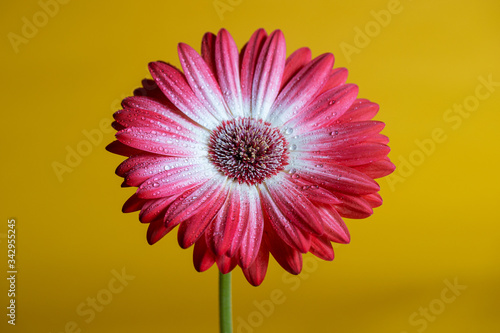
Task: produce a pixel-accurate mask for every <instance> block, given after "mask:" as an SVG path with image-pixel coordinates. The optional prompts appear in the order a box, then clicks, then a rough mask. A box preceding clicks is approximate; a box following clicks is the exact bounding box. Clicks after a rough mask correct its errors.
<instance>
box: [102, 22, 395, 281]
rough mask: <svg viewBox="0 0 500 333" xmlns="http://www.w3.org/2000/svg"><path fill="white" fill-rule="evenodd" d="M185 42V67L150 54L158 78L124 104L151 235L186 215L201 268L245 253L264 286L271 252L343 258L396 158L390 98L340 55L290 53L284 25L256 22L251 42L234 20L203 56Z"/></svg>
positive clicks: (131, 158)
mask: <svg viewBox="0 0 500 333" xmlns="http://www.w3.org/2000/svg"><path fill="white" fill-rule="evenodd" d="M178 52H179V58H180V62H181V65H182V71H181V70H179V69H177V68H175V67H174V66H172V65H170V64H167V63H164V62H159V61H158V62H152V63H150V64H149V70H150V72H151V75H152V76H153V80H144V81H143V87H142V88H139V89H137V90H136V91H135V92H134V96H133V97H128V98H126V99H125V100H123V102H122V106H123V109H122V110H119V111H117V112H116V113H115V114H114V118H115V122H114V123H113V126H114V128H115V129H116V130H117V131H118V132H117V134H116V138H117V141H114V142H113V143H111V144H110V145H109V146H108V147H107V149H108V150H109V151H111V152H113V153H116V154H120V155H124V156H127V157H128V159H127V160H125V161H124V162H123V163H121V164H120V166H119V167H118V168H117V171H116V173H117V174H118V175H119V176H121V177H123V178H124V182H123V186H135V187H137V191H136V193H135V194H134V195H132V197H130V199H129V200H128V201H127V202H126V203H125V205H124V207H123V211H124V212H133V211H137V210H140V214H139V219H140V220H141V222H143V223H149V227H148V232H147V239H148V242H149V243H150V244H153V243H155V242H157V241H158V240H159V239H161V238H162V237H163V236H165V235H166V234H167V233H168V232H170V231H171V230H172V229H174V228H175V227H176V226H179V227H178V233H177V234H178V241H179V244H180V246H181V247H183V248H188V247H190V246H192V245H194V251H193V253H194V265H195V268H196V269H197V270H198V271H205V270H207V269H208V268H210V267H211V266H212V265H213V264H214V263H216V264H217V266H218V268H219V270H220V271H221V272H222V273H227V272H230V271H231V270H232V269H233V268H234V267H235V266H237V265H239V266H240V267H241V268H242V270H243V273H244V274H245V277H246V278H247V280H248V281H249V282H250V283H251V284H253V285H259V284H260V283H261V282H262V280H263V279H264V276H265V274H266V270H267V266H268V260H269V253H271V254H272V256H273V257H274V258H275V259H276V260H277V261H278V263H279V264H280V265H281V266H282V267H283V268H284V269H285V270H287V271H288V272H290V273H292V274H298V273H299V272H300V271H301V269H302V253H306V252H311V253H312V254H314V255H316V256H317V257H319V258H321V259H324V260H333V257H334V253H333V248H332V245H331V242H336V243H348V242H349V241H350V235H349V232H348V230H347V228H346V225H345V224H344V221H343V220H342V218H343V217H346V218H356V219H358V218H365V217H368V216H370V215H371V214H372V212H373V210H372V209H373V208H374V207H378V206H380V205H381V204H382V199H381V197H380V195H379V194H378V193H377V192H378V191H379V189H380V188H379V185H378V184H377V183H376V182H375V181H374V179H375V178H379V177H383V176H385V175H388V174H390V173H391V172H392V171H393V170H394V165H393V164H392V163H391V162H390V160H389V158H388V157H387V154H388V153H389V147H388V146H387V143H388V138H387V137H386V136H384V135H382V134H380V131H381V130H382V129H383V128H384V124H383V123H382V122H379V121H373V120H371V119H372V118H373V117H374V116H375V114H376V113H377V111H378V109H379V107H378V105H377V104H375V103H373V102H370V101H369V100H367V99H357V94H358V87H357V86H356V85H354V84H347V83H345V82H346V79H347V70H346V69H345V68H335V69H333V63H334V57H333V55H332V54H323V55H320V56H318V57H316V58H314V59H311V51H310V50H309V49H308V48H301V49H298V50H296V51H295V52H293V53H292V54H291V55H290V56H289V57H288V58H287V57H286V50H285V39H284V37H283V33H282V32H281V31H279V30H276V31H274V32H273V33H272V34H270V35H269V36H268V35H267V34H266V32H265V31H264V30H262V29H260V30H257V31H256V32H255V33H254V34H253V35H252V37H251V38H250V41H249V42H248V43H247V44H246V45H245V46H244V47H243V49H242V50H241V52H239V51H238V49H237V47H236V44H235V42H234V40H233V39H232V37H231V35H230V34H229V33H228V32H227V31H226V30H224V29H222V30H220V31H219V33H218V35H217V36H215V35H214V34H211V33H207V34H205V36H204V37H203V40H202V46H201V55H200V54H198V53H197V52H196V51H195V50H194V49H193V48H191V47H190V46H188V45H186V44H182V43H181V44H179V47H178Z"/></svg>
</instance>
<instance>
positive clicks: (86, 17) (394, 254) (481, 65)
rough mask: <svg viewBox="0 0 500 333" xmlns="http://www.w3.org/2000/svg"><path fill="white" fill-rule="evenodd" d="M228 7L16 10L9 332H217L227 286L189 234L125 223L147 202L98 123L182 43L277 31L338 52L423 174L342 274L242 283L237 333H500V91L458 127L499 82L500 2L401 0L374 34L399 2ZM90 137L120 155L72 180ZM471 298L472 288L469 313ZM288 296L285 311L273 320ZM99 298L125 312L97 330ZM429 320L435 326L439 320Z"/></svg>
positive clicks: (345, 255) (138, 4)
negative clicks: (158, 234) (383, 15)
mask: <svg viewBox="0 0 500 333" xmlns="http://www.w3.org/2000/svg"><path fill="white" fill-rule="evenodd" d="M42 2H43V1H42ZM221 3H222V4H225V6H226V7H224V8H225V11H224V12H223V13H222V14H221V15H220V16H219V15H218V13H217V11H216V9H215V7H214V1H213V0H205V1H175V2H172V1H143V2H142V1H120V2H106V3H102V2H101V1H80V0H72V1H69V2H68V3H66V4H60V5H59V8H58V12H57V13H55V14H54V15H53V17H49V16H47V17H48V20H47V22H43V14H40V12H41V11H43V9H42V7H41V5H40V3H39V2H37V1H35V0H28V1H10V2H4V3H3V4H2V5H1V7H2V8H1V10H0V22H1V23H0V27H1V29H0V35H1V42H0V47H1V58H2V61H1V62H0V73H1V80H0V91H1V94H2V106H1V115H2V130H1V134H0V135H1V140H0V148H1V156H2V157H1V166H0V175H1V185H2V190H1V193H0V202H1V203H0V209H1V214H0V217H1V221H2V225H0V237H1V238H0V241H1V246H0V248H1V251H2V252H3V253H5V254H2V255H1V256H0V257H1V258H4V259H2V261H3V262H2V264H1V265H0V266H1V267H2V268H1V271H2V274H4V272H5V271H6V270H7V269H6V267H7V263H6V261H7V257H6V252H7V251H6V239H5V234H6V232H7V219H8V218H10V217H14V218H16V219H17V244H16V245H17V263H18V270H19V273H18V279H17V298H16V300H17V305H18V306H17V325H16V326H15V327H12V326H11V325H7V323H6V321H7V318H6V316H5V312H6V310H5V309H6V306H7V304H8V303H7V302H8V298H7V289H8V285H7V283H6V280H5V279H2V282H1V283H0V286H1V289H0V294H1V295H2V296H1V297H0V299H1V304H2V305H1V307H0V308H2V309H3V310H2V311H1V317H0V318H2V320H1V321H2V323H1V324H0V325H1V326H0V327H1V331H2V332H47V333H48V332H52V333H56V332H65V331H66V332H71V331H75V332H78V330H81V332H115V331H116V332H217V322H218V319H217V299H216V297H217V288H216V285H217V271H216V269H215V268H212V269H210V270H209V271H208V272H206V273H203V274H199V273H197V272H196V271H195V270H194V268H193V266H192V259H191V257H192V250H191V249H189V250H181V249H180V248H179V247H178V245H177V240H176V236H175V233H174V234H171V235H168V236H167V237H165V238H164V239H163V240H162V241H160V242H159V243H157V244H156V245H154V246H152V247H151V246H149V245H148V244H147V242H146V237H145V234H146V228H147V227H146V226H145V225H141V224H140V223H139V221H138V219H137V214H128V215H125V214H122V213H121V211H120V209H121V206H122V203H123V202H124V201H125V200H126V198H128V197H129V196H130V194H131V193H132V191H133V190H132V189H121V188H120V186H119V185H120V182H121V180H120V178H118V177H117V176H115V175H114V170H115V167H116V166H117V165H118V163H119V162H121V161H122V160H123V159H122V158H121V157H118V156H114V155H112V154H110V153H107V152H106V151H105V150H104V147H105V146H106V144H107V143H108V142H110V141H111V140H112V139H113V133H111V131H108V129H109V127H104V129H105V130H106V133H104V132H102V131H101V130H100V123H101V121H104V122H106V120H109V119H111V116H112V113H113V112H114V111H115V110H116V109H117V108H118V101H119V100H121V99H122V98H123V97H125V96H128V95H130V94H131V93H132V91H133V89H134V88H135V87H137V86H138V85H139V84H140V81H141V79H142V78H144V77H149V74H148V72H147V63H148V62H149V61H153V60H160V59H161V60H165V61H169V62H172V63H174V64H178V63H179V62H178V59H177V54H176V44H177V43H178V42H185V43H188V44H190V45H192V46H193V47H195V48H196V49H198V50H199V45H200V41H201V37H202V35H203V33H205V32H206V31H212V32H217V31H218V30H219V29H220V28H221V27H225V28H227V29H228V30H229V31H230V32H231V34H232V35H233V36H234V38H235V40H236V42H237V44H238V45H239V46H240V47H241V46H243V44H244V42H245V41H247V40H248V38H249V37H250V35H251V33H252V32H253V31H254V30H255V29H257V28H259V27H264V28H265V29H266V30H267V31H268V32H271V31H272V30H274V29H277V28H279V29H282V30H283V32H284V33H285V37H286V39H287V50H288V54H290V53H291V51H293V50H295V49H297V48H299V47H302V46H308V47H310V48H311V50H312V52H313V55H319V54H321V53H324V52H333V53H334V54H335V56H336V67H338V66H342V67H347V68H348V69H349V73H350V75H349V79H348V82H352V83H356V84H358V85H359V87H360V95H359V96H360V97H364V98H369V99H371V100H373V101H376V102H378V103H379V104H380V105H381V111H380V113H379V115H378V116H377V119H380V120H382V121H384V122H385V123H386V129H385V130H384V134H386V135H388V136H389V137H390V138H391V143H390V146H391V148H392V151H391V154H390V157H391V158H392V159H393V161H394V162H395V163H396V165H397V166H401V162H400V161H402V160H406V161H409V160H410V158H411V159H412V161H413V162H414V163H413V165H412V168H413V169H411V168H410V169H408V168H407V169H405V170H406V172H404V171H402V170H403V169H404V168H403V169H401V170H398V171H397V172H396V175H398V176H399V177H400V178H390V179H391V181H392V183H389V182H388V181H387V180H381V181H380V184H381V187H382V196H383V198H384V201H385V203H384V205H383V206H382V207H380V208H378V209H376V210H375V214H374V215H373V216H372V217H370V218H369V219H367V220H351V221H348V222H347V223H348V227H349V229H350V231H351V235H352V242H351V244H349V245H342V246H339V247H338V248H337V249H336V255H337V257H336V259H335V260H334V261H333V262H319V261H315V260H313V259H312V258H310V257H309V256H306V258H308V259H306V262H307V266H306V268H305V270H306V273H307V274H304V275H301V276H299V278H298V279H297V278H291V276H290V275H288V274H284V273H283V270H282V269H281V268H279V267H278V265H277V263H276V262H275V261H274V260H273V261H272V263H271V264H270V268H269V271H268V274H267V277H266V279H265V281H264V283H263V284H262V285H261V286H260V287H258V288H254V287H251V286H250V285H249V284H248V283H247V282H246V281H245V280H244V278H243V276H242V274H241V271H240V270H239V269H238V270H236V271H235V273H234V274H233V277H234V278H233V291H234V317H235V332H256V333H264V332H370V333H373V332H384V333H387V332H394V333H403V332H407V333H413V332H424V331H425V332H429V333H432V332H500V323H499V317H498V310H499V305H500V304H499V299H500V287H499V282H500V281H499V277H500V265H499V264H500V260H499V258H500V256H499V253H500V224H499V222H500V221H499V220H500V219H499V214H498V204H499V202H498V201H499V195H498V186H499V185H500V182H499V177H498V165H499V158H498V151H499V148H498V144H499V143H500V130H499V123H500V116H499V114H500V113H499V107H500V87H499V86H498V85H497V86H494V87H493V88H491V87H490V88H491V89H492V90H493V91H491V92H490V94H489V96H488V97H485V98H483V99H482V100H479V104H478V105H476V106H475V107H471V106H470V105H469V109H470V108H472V109H473V110H472V111H471V112H470V114H468V116H467V117H465V116H460V119H461V120H462V122H461V123H460V124H459V125H458V123H455V122H449V121H448V122H447V121H446V120H445V118H444V117H446V115H447V114H448V113H447V112H448V111H447V110H449V109H450V108H453V105H454V104H458V105H463V103H464V101H467V102H468V103H473V102H474V96H475V94H476V88H477V87H478V86H480V81H479V77H483V78H485V79H487V78H488V76H491V79H492V81H494V82H500V65H499V58H500V57H499V55H500V52H499V51H500V43H499V36H500V20H499V14H500V3H499V2H498V1H494V0H491V1H458V2H457V1H431V0H413V1H410V0H401V2H400V4H399V7H397V8H398V10H399V12H398V13H397V14H391V17H390V22H388V23H387V24H385V22H384V25H385V26H381V25H380V24H379V23H374V22H377V21H376V20H375V16H376V13H379V12H380V11H381V10H387V9H388V6H389V7H390V6H392V5H391V1H389V0H381V1H363V2H352V1H331V2H330V1H319V0H308V1H264V0H256V1H251V0H220V1H218V2H217V4H218V5H219V6H223V5H221ZM51 10H52V11H55V8H54V7H52V9H51ZM372 11H374V12H372ZM374 13H375V14H374ZM374 15H375V16H374ZM34 16H35V17H36V19H38V20H39V21H37V22H38V23H39V24H40V27H39V28H38V31H37V32H36V34H35V33H33V31H31V33H32V34H33V35H34V36H31V37H30V38H26V40H25V43H22V44H19V45H17V46H13V44H12V43H11V41H10V40H9V36H11V37H12V36H13V35H12V34H16V35H17V36H23V31H22V29H23V25H24V24H25V21H23V17H24V18H25V20H28V21H29V22H33V17H34ZM40 20H41V21H40ZM42 23H45V24H42ZM377 26H378V27H379V29H378V30H377ZM366 28H369V29H373V30H370V31H369V32H370V34H371V35H372V37H370V36H368V37H369V41H367V40H365V41H364V43H363V42H362V41H360V39H359V38H360V37H356V36H357V35H358V34H359V31H365V29H366ZM25 33H26V31H25ZM9 34H10V35H9ZM346 45H350V46H351V47H355V48H356V50H357V51H356V52H354V53H352V54H350V53H346V51H345V50H346V49H345V48H346ZM16 48H17V50H18V52H17V53H16V52H15V49H16ZM350 50H351V52H353V51H352V48H351V49H350ZM477 89H479V91H480V92H481V93H482V94H483V95H484V94H486V92H488V90H486V88H485V87H484V86H483V87H482V88H477ZM483 95H481V96H483ZM483 97H484V96H483ZM455 116H456V114H455ZM456 121H458V120H456ZM452 125H455V128H453V127H452ZM436 128H438V129H441V130H442V133H444V135H445V137H446V140H444V142H440V143H435V147H434V149H433V150H432V149H431V148H432V147H430V146H427V149H430V151H428V153H429V154H427V155H423V152H422V148H419V146H418V145H417V143H416V140H420V142H427V143H428V142H429V141H428V140H429V139H431V138H432V133H433V131H434V130H435V129H436ZM84 130H85V131H92V130H96V131H101V133H102V134H103V139H102V140H101V142H98V143H96V144H95V145H92V146H91V147H92V152H91V153H89V154H88V156H84V157H82V160H81V161H80V162H79V163H77V164H78V165H77V166H75V167H72V168H71V169H72V172H71V173H69V172H68V173H64V174H63V175H62V176H61V177H62V181H59V179H58V177H57V176H56V173H55V172H54V169H53V163H54V162H59V163H62V164H65V158H66V155H67V150H66V149H67V147H70V148H71V149H76V147H77V146H78V145H79V144H80V145H82V142H84V141H85V140H87V139H86V137H85V135H84V134H83V132H82V131H84ZM438 131H439V130H438ZM426 140H427V141H426ZM422 156H423V157H424V158H423V159H422ZM419 157H420V160H419V159H418V158H419ZM415 161H416V162H415ZM415 163H416V164H418V165H416V164H415ZM401 172H403V173H401ZM396 181H399V182H396ZM122 269H125V272H126V274H127V275H129V276H131V277H130V279H131V280H129V281H128V282H127V285H126V286H124V287H123V290H122V291H121V292H117V293H115V294H112V293H110V291H109V288H110V287H109V283H112V284H113V283H115V282H116V281H115V280H113V276H114V275H113V273H112V272H113V270H114V271H116V272H121V271H122ZM2 276H3V275H2ZM132 277H134V278H133V279H132ZM454 282H457V283H458V284H459V285H461V286H466V287H467V288H466V289H465V290H463V289H462V290H460V291H458V293H459V295H458V296H456V297H455V298H453V297H452V296H453V293H450V290H448V289H447V288H448V287H447V283H452V284H453V283H454ZM118 286H119V283H115V285H114V287H115V289H113V290H116V288H117V287H118ZM272 293H273V295H280V297H279V298H278V299H279V303H280V304H274V305H273V308H272V309H271V308H270V307H269V304H270V303H269V302H272V300H276V297H274V298H273V297H271V296H270V295H271V294H272ZM98 295H99V296H100V297H101V299H102V297H106V295H107V296H109V295H112V299H111V300H109V299H106V302H108V303H109V304H106V305H105V306H104V308H103V309H102V311H101V312H96V313H95V317H93V318H92V320H89V319H90V315H81V313H80V314H79V313H78V312H77V309H78V308H79V307H82V306H83V308H81V309H87V310H88V309H89V307H87V306H86V305H85V304H86V302H87V300H88V298H95V297H96V296H98ZM442 295H444V296H442ZM443 297H445V298H443ZM450 297H451V298H453V300H452V301H450ZM444 300H447V301H446V302H444ZM82 303H83V305H81V304H82ZM256 304H261V305H263V306H267V308H264V310H259V309H258V306H257V305H256ZM429 307H431V310H430V311H431V312H429V313H430V314H431V315H432V317H431V318H433V319H432V320H431V319H423V318H425V317H423V315H421V314H420V312H419V311H422V309H424V311H425V309H426V308H429ZM271 310H272V311H271ZM432 311H434V313H435V315H433V314H432V313H433V312H432ZM271 312H272V313H271ZM415 313H416V315H415ZM436 313H437V314H436ZM412 316H413V317H412ZM238 318H240V319H238ZM411 318H413V320H412V319H411ZM86 320H87V321H89V322H87V321H86ZM242 321H245V323H246V324H248V325H249V326H247V327H245V328H244V326H242V325H243V324H241V323H242ZM416 321H417V322H416ZM422 321H423V322H422ZM72 322H73V324H72ZM68 323H69V324H68ZM238 323H239V324H238ZM424 324H425V325H424ZM72 325H76V326H75V327H76V328H75V327H73V326H72ZM424 326H425V327H424Z"/></svg>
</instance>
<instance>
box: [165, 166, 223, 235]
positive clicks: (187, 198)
mask: <svg viewBox="0 0 500 333" xmlns="http://www.w3.org/2000/svg"><path fill="white" fill-rule="evenodd" d="M227 191H228V188H227V186H226V183H225V177H220V176H217V175H214V176H213V177H211V178H209V180H208V181H206V182H205V183H203V184H201V186H198V187H194V190H193V191H191V190H188V191H186V192H185V193H184V194H183V195H181V196H179V197H178V198H177V199H176V200H175V201H174V202H173V203H172V204H171V205H170V207H169V208H168V209H167V211H166V213H165V224H166V225H170V224H179V223H181V222H183V221H186V220H188V219H190V218H191V217H196V216H198V218H197V219H196V220H194V223H196V224H200V223H207V224H208V223H209V222H210V220H211V219H212V218H213V217H214V216H215V214H217V212H218V211H219V209H220V208H221V206H222V205H223V204H224V201H225V200H226V196H227ZM200 216H205V218H204V219H205V220H207V219H208V222H207V221H200V219H199V217H200ZM186 227H187V225H186V226H185V227H184V230H185V228H186ZM205 227H206V226H205ZM190 231H191V230H190ZM186 236H190V235H186Z"/></svg>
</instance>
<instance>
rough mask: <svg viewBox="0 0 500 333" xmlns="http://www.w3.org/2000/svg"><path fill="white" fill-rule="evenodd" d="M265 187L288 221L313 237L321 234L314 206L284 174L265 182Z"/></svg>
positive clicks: (321, 229)
mask: <svg viewBox="0 0 500 333" xmlns="http://www.w3.org/2000/svg"><path fill="white" fill-rule="evenodd" d="M290 178H291V177H290ZM266 185H267V188H268V190H269V193H270V194H271V197H272V200H273V201H274V203H275V204H276V206H277V207H278V208H279V209H280V210H281V213H282V214H283V216H285V217H286V218H287V220H288V221H290V222H292V223H293V224H294V225H295V226H297V227H299V228H302V229H303V230H304V231H306V232H308V233H311V234H315V235H321V234H322V233H323V227H322V225H321V218H320V216H319V215H318V214H317V213H316V211H317V209H316V205H314V204H313V203H312V202H311V201H309V200H308V199H307V198H306V197H305V196H304V195H303V192H302V190H299V189H297V188H296V187H295V186H294V185H293V183H292V182H290V181H289V180H287V179H286V178H285V176H284V173H280V174H279V175H278V176H275V177H274V178H273V179H271V180H269V181H267V182H266Z"/></svg>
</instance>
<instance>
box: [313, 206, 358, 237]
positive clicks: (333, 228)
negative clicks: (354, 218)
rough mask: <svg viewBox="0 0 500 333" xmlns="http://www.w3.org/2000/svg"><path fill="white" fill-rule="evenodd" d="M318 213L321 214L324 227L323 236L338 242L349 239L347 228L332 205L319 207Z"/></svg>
mask: <svg viewBox="0 0 500 333" xmlns="http://www.w3.org/2000/svg"><path fill="white" fill-rule="evenodd" d="M319 213H320V214H321V217H322V222H323V228H324V229H325V234H324V235H323V237H326V238H327V239H328V240H330V241H332V242H335V243H340V244H347V243H349V242H350V241H351V235H350V234H349V230H348V229H347V226H346V225H345V223H344V220H342V217H341V216H340V214H339V213H338V212H337V210H336V209H335V208H334V207H326V206H323V207H321V208H319Z"/></svg>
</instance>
